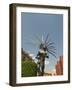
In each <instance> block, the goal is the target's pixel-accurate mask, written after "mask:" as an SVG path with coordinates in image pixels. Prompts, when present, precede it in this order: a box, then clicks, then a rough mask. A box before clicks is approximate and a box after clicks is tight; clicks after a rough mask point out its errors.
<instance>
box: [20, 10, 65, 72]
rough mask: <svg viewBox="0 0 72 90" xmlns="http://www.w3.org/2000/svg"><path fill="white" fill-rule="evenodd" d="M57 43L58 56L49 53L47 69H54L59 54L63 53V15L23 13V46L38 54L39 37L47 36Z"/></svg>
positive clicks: (27, 50) (46, 63) (28, 50)
mask: <svg viewBox="0 0 72 90" xmlns="http://www.w3.org/2000/svg"><path fill="white" fill-rule="evenodd" d="M47 34H49V39H50V40H51V41H52V42H54V43H55V45H54V46H55V48H56V57H57V58H55V57H53V56H52V55H50V54H49V59H46V60H45V71H48V70H53V69H54V68H55V65H56V63H57V60H58V58H59V56H62V55H63V15H62V14H48V13H47V14H44V13H27V12H22V13H21V47H22V48H23V49H24V50H25V51H26V52H28V53H30V54H33V55H34V56H36V55H37V53H38V51H39V43H40V42H39V41H38V38H39V39H41V38H42V36H43V39H45V38H46V36H47ZM37 37H38V38H37Z"/></svg>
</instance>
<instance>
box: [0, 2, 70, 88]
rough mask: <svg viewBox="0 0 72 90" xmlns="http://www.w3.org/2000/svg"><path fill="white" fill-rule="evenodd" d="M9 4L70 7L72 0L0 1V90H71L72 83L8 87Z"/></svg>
mask: <svg viewBox="0 0 72 90" xmlns="http://www.w3.org/2000/svg"><path fill="white" fill-rule="evenodd" d="M10 3H35V4H48V5H49V4H51V5H52V4H53V5H67V6H69V5H70V6H72V0H0V90H37V89H39V90H44V89H46V90H58V89H60V90H71V89H72V82H71V83H70V84H59V85H44V86H28V87H11V86H9V85H8V82H9V4H10ZM71 11H72V7H71ZM71 17H72V12H71ZM71 22H72V18H71ZM71 29H72V28H71ZM71 34H72V32H71ZM71 38H72V36H71ZM71 44H72V42H71ZM71 51H72V48H71ZM71 68H72V66H71ZM71 75H72V72H71ZM71 80H72V78H71Z"/></svg>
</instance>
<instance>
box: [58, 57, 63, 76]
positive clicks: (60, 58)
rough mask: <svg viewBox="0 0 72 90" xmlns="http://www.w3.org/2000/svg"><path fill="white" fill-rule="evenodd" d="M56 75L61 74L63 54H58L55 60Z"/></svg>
mask: <svg viewBox="0 0 72 90" xmlns="http://www.w3.org/2000/svg"><path fill="white" fill-rule="evenodd" d="M56 75H63V56H60V57H59V61H57V64H56Z"/></svg>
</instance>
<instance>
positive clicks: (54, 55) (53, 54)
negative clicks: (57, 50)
mask: <svg viewBox="0 0 72 90" xmlns="http://www.w3.org/2000/svg"><path fill="white" fill-rule="evenodd" d="M48 53H50V54H51V55H52V56H54V57H55V58H56V55H55V54H54V53H53V52H51V51H49V50H48Z"/></svg>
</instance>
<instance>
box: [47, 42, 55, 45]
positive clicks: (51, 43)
mask: <svg viewBox="0 0 72 90" xmlns="http://www.w3.org/2000/svg"><path fill="white" fill-rule="evenodd" d="M54 44H55V43H54V42H50V43H48V44H47V46H51V45H54Z"/></svg>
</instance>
